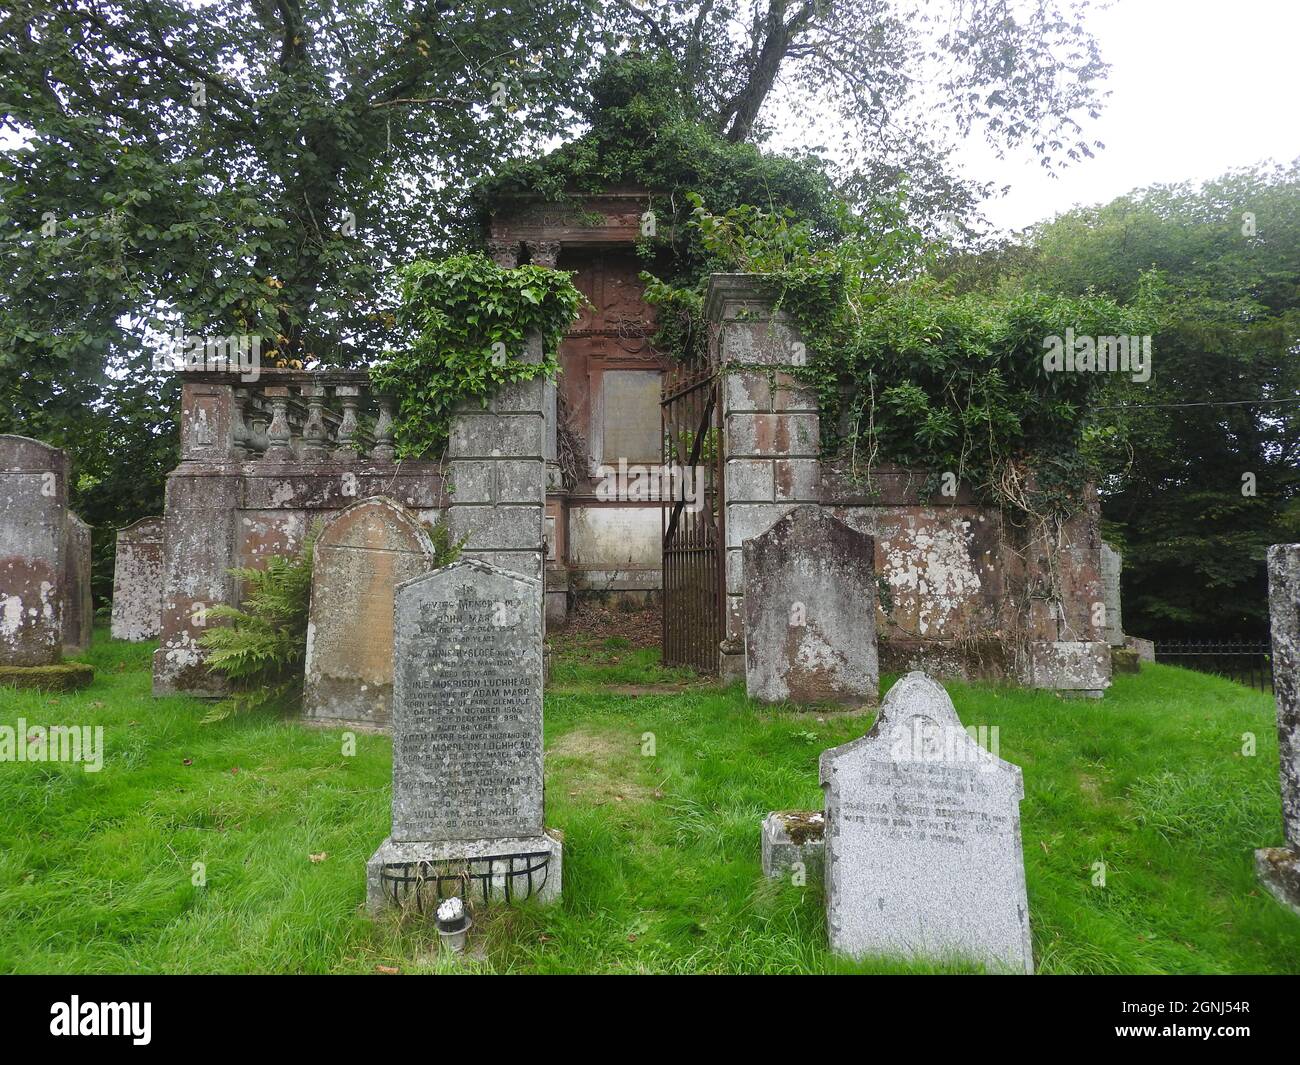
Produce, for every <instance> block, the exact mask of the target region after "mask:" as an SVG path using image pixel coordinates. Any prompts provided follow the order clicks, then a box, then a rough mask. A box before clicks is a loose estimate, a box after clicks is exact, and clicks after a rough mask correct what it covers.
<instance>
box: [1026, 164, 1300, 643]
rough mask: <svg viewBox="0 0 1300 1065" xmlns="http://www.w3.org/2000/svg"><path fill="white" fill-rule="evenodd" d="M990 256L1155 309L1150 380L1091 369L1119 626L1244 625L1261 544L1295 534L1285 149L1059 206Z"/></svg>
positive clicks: (1299, 311) (1296, 248) (1257, 604)
mask: <svg viewBox="0 0 1300 1065" xmlns="http://www.w3.org/2000/svg"><path fill="white" fill-rule="evenodd" d="M1006 261H1008V262H1010V263H1011V264H1012V269H1014V270H1017V271H1020V270H1023V272H1024V274H1025V275H1026V276H1027V277H1028V278H1029V279H1030V280H1031V281H1032V282H1033V283H1036V284H1039V285H1042V286H1044V287H1047V288H1050V289H1054V290H1057V291H1061V292H1065V293H1082V292H1085V291H1089V290H1091V289H1093V288H1096V289H1099V290H1102V291H1105V292H1107V293H1109V294H1111V295H1112V296H1114V297H1115V298H1117V299H1119V300H1120V301H1122V302H1125V303H1139V302H1140V303H1143V304H1144V305H1146V306H1147V307H1149V308H1150V309H1151V310H1152V311H1153V312H1154V313H1155V315H1156V316H1157V323H1158V324H1157V326H1156V332H1155V334H1154V336H1153V340H1152V364H1153V372H1152V375H1151V379H1150V381H1149V382H1146V383H1142V382H1135V381H1133V380H1131V379H1129V378H1127V377H1124V376H1122V375H1107V381H1106V387H1105V389H1104V390H1103V391H1102V392H1101V394H1100V395H1099V396H1098V398H1097V400H1096V403H1097V407H1098V409H1097V410H1096V411H1095V412H1094V428H1093V440H1094V442H1095V445H1096V447H1097V450H1098V453H1099V455H1100V456H1101V459H1102V461H1103V462H1104V464H1105V466H1106V467H1107V468H1108V469H1109V470H1110V471H1111V472H1110V476H1109V477H1108V478H1107V479H1106V480H1105V481H1104V482H1103V484H1102V485H1101V490H1102V515H1103V518H1104V519H1105V520H1106V522H1107V528H1108V533H1109V535H1110V536H1111V537H1113V538H1114V539H1116V540H1118V541H1119V543H1120V544H1121V546H1122V547H1123V548H1124V550H1125V562H1124V566H1125V569H1124V621H1125V625H1126V627H1127V628H1129V630H1130V631H1132V632H1135V633H1138V634H1140V635H1144V636H1162V635H1173V634H1184V635H1187V634H1190V635H1195V636H1215V637H1223V636H1225V635H1233V634H1241V635H1258V634H1259V633H1260V632H1262V631H1263V630H1264V629H1265V628H1266V627H1267V605H1268V604H1267V579H1266V575H1265V565H1264V553H1265V550H1266V549H1267V547H1268V545H1269V544H1273V543H1279V542H1283V541H1285V542H1292V541H1294V540H1296V539H1297V538H1300V160H1297V161H1296V162H1295V163H1292V164H1290V165H1288V166H1259V167H1255V168H1253V169H1249V170H1242V171H1236V172H1233V173H1230V174H1227V175H1225V176H1223V177H1221V178H1219V179H1217V180H1215V181H1211V182H1208V183H1206V184H1205V185H1203V186H1201V187H1196V186H1193V185H1191V184H1183V185H1173V186H1156V187H1154V188H1150V189H1145V190H1141V191H1139V192H1135V193H1132V194H1130V195H1128V196H1123V197H1120V198H1119V199H1117V200H1115V201H1113V202H1112V203H1109V204H1106V205H1104V206H1101V207H1094V208H1088V209H1083V210H1076V211H1072V212H1070V213H1069V214H1066V215H1064V216H1062V217H1060V218H1058V219H1056V220H1054V221H1052V222H1049V223H1047V224H1045V225H1042V226H1040V227H1039V228H1038V229H1037V230H1036V231H1035V232H1034V234H1033V238H1032V249H1031V252H1030V256H1029V264H1028V265H1027V266H1025V265H1024V258H1023V257H1011V258H1009V259H1007V260H1006Z"/></svg>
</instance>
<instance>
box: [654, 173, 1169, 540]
mask: <svg viewBox="0 0 1300 1065" xmlns="http://www.w3.org/2000/svg"><path fill="white" fill-rule="evenodd" d="M691 202H692V203H693V205H694V212H693V217H692V220H691V225H692V226H694V227H695V228H696V229H697V231H698V237H699V240H700V242H701V244H702V245H703V247H704V248H705V249H706V251H707V253H708V254H709V255H710V256H711V257H712V259H713V261H714V262H715V263H717V264H718V266H717V268H718V269H729V270H736V271H741V272H746V273H752V274H756V275H758V276H759V277H760V278H761V279H762V285H763V287H764V288H765V290H766V295H767V296H768V298H769V299H770V300H771V301H772V304H773V305H774V306H775V307H776V308H778V309H781V310H784V311H785V312H786V313H788V314H789V315H790V317H791V318H793V319H794V321H795V322H796V323H797V324H798V326H799V329H800V332H801V335H802V337H803V341H804V344H805V358H804V361H803V363H802V364H801V365H796V366H793V367H790V368H789V372H790V373H791V374H792V375H793V376H794V377H796V378H798V379H800V380H802V381H803V382H805V383H806V384H808V385H810V386H813V387H815V388H816V389H817V392H818V395H819V399H820V408H821V415H822V416H821V419H820V422H821V427H822V436H823V439H822V450H823V453H824V454H827V455H839V456H841V457H843V458H844V459H845V461H846V463H847V464H848V465H849V467H850V472H855V473H858V474H859V476H860V477H861V478H862V479H865V480H869V479H870V475H871V471H872V470H873V469H874V468H875V467H876V466H878V465H880V464H883V463H898V464H900V465H904V466H908V467H911V468H914V469H922V470H926V471H928V472H929V477H928V481H927V483H926V484H925V486H924V488H923V491H925V492H927V493H929V492H936V491H939V490H940V488H941V486H942V484H943V482H944V479H945V474H951V475H953V479H954V480H955V481H956V482H957V483H960V484H961V485H963V486H966V487H969V488H970V489H972V490H973V492H974V494H975V496H976V498H978V499H983V500H985V501H989V502H993V503H996V504H997V505H999V506H1003V507H1007V508H1010V509H1012V510H1015V511H1019V512H1021V513H1023V514H1026V515H1031V516H1034V517H1036V518H1038V519H1039V520H1040V521H1041V520H1043V519H1046V518H1047V517H1049V516H1055V517H1056V518H1057V519H1058V520H1059V519H1062V518H1064V517H1065V516H1068V515H1069V514H1070V513H1072V512H1074V511H1075V510H1077V509H1078V507H1079V506H1080V505H1081V503H1082V491H1083V486H1084V485H1085V483H1086V482H1087V481H1089V480H1090V479H1095V478H1096V476H1097V473H1098V471H1097V469H1096V465H1095V463H1094V462H1093V461H1092V458H1091V449H1090V439H1091V434H1092V433H1093V432H1095V430H1092V429H1091V428H1090V426H1089V414H1088V410H1089V398H1090V396H1091V394H1092V392H1093V390H1094V388H1096V387H1097V385H1098V384H1099V383H1100V375H1098V374H1095V373H1094V374H1075V373H1048V372H1046V371H1045V370H1044V368H1043V351H1044V340H1045V339H1046V338H1048V337H1051V336H1054V335H1056V336H1059V335H1062V334H1064V332H1065V330H1066V328H1067V327H1070V328H1072V329H1073V330H1074V332H1075V333H1076V334H1077V335H1092V336H1113V335H1129V336H1135V335H1139V334H1145V333H1149V332H1150V331H1151V322H1150V315H1149V313H1148V311H1146V310H1145V309H1143V307H1142V305H1141V304H1139V305H1137V306H1134V307H1121V306H1120V305H1119V304H1117V303H1116V302H1115V301H1114V300H1111V299H1109V298H1107V297H1103V296H1097V295H1088V296H1083V297H1075V298H1070V297H1064V296H1060V295H1056V294H1049V293H1045V292H1040V291H1035V290H1032V289H1021V288H1008V289H1006V290H1004V291H1001V292H998V293H995V294H981V293H966V294H960V295H955V294H953V293H951V292H949V291H948V290H946V289H945V288H944V286H943V285H942V284H940V283H938V282H936V281H934V280H933V279H931V278H928V277H926V276H925V269H926V267H927V265H929V263H930V261H931V259H932V256H933V253H934V249H933V248H932V247H931V246H930V245H928V244H927V242H926V241H925V240H924V238H923V237H922V236H921V234H920V233H919V232H917V231H916V230H914V229H913V228H911V227H910V226H909V225H908V223H907V221H906V218H905V215H904V212H903V201H902V200H901V198H900V199H899V200H898V201H897V202H894V203H881V204H877V205H876V208H875V212H874V214H873V215H872V216H869V217H859V218H848V217H845V218H844V219H842V220H841V224H840V233H841V236H839V237H838V238H836V239H835V240H833V241H825V240H819V239H817V237H816V235H815V233H814V232H813V230H812V229H811V228H810V227H809V226H808V225H807V223H806V222H804V221H802V220H801V219H799V218H798V217H796V216H795V215H794V214H793V213H791V212H789V211H765V210H758V209H755V208H751V207H742V208H733V209H730V210H728V211H726V212H723V213H720V214H715V213H713V212H711V211H709V210H708V209H707V207H706V206H705V205H704V203H703V202H702V201H701V200H700V198H698V197H692V198H691ZM643 278H644V279H645V280H646V282H647V299H648V300H649V301H650V302H651V303H652V304H654V305H655V306H656V309H657V311H658V321H659V331H658V333H657V334H656V335H655V338H654V340H655V344H656V346H657V347H659V349H660V350H661V351H664V352H665V353H667V354H671V355H673V356H675V357H677V358H679V359H684V360H696V359H699V358H700V357H701V355H702V352H703V338H704V337H705V336H706V334H707V328H706V327H707V323H705V322H704V321H703V318H702V300H701V298H700V296H701V292H702V287H703V284H704V283H705V281H704V280H702V281H701V282H700V283H699V284H698V285H696V286H691V287H681V286H674V285H672V284H670V283H668V282H665V281H661V280H659V279H658V278H654V277H652V276H650V275H648V274H647V275H643ZM758 369H766V370H767V371H769V372H770V371H771V367H765V368H758ZM783 369H784V368H783Z"/></svg>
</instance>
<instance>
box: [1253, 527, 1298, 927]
mask: <svg viewBox="0 0 1300 1065" xmlns="http://www.w3.org/2000/svg"><path fill="white" fill-rule="evenodd" d="M1268 611H1269V625H1270V627H1271V629H1272V634H1273V698H1274V699H1275V700H1276V702H1277V746H1278V754H1279V755H1280V759H1281V783H1282V831H1283V835H1284V836H1285V838H1286V845H1285V846H1283V847H1266V848H1263V849H1261V850H1257V851H1256V852H1255V870H1256V872H1257V873H1258V874H1259V878H1260V881H1261V882H1262V883H1263V885H1264V886H1265V887H1266V888H1268V890H1269V891H1270V892H1272V894H1273V896H1274V897H1275V898H1276V899H1277V900H1278V901H1279V902H1281V903H1282V904H1283V905H1285V906H1289V907H1290V908H1291V909H1292V910H1294V911H1295V912H1296V913H1297V914H1300V544H1274V545H1273V546H1272V547H1270V548H1269V549H1268Z"/></svg>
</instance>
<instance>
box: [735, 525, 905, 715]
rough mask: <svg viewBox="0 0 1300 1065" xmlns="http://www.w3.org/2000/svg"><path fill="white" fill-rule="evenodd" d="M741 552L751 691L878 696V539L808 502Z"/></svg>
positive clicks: (782, 695) (827, 697)
mask: <svg viewBox="0 0 1300 1065" xmlns="http://www.w3.org/2000/svg"><path fill="white" fill-rule="evenodd" d="M742 555H743V560H744V578H745V687H746V690H747V691H748V693H749V697H750V698H751V699H760V700H762V701H763V702H770V703H775V702H782V701H785V700H787V699H788V700H790V701H792V702H796V703H816V702H827V701H832V702H847V703H855V704H862V703H869V704H874V703H875V702H876V698H877V684H878V679H879V665H878V662H877V658H876V594H875V592H876V579H875V541H874V540H873V539H872V538H871V537H870V536H867V535H866V534H865V533H860V532H858V531H857V530H856V529H853V528H851V527H849V526H848V525H846V524H845V523H844V522H842V521H840V520H839V519H838V518H836V517H834V516H833V515H831V514H829V513H827V512H826V511H824V510H822V508H821V507H819V506H802V507H796V508H795V509H794V510H792V511H790V513H788V514H787V515H785V517H783V518H781V519H780V520H779V521H778V522H776V524H774V525H773V526H772V527H771V528H770V529H768V530H767V531H766V532H764V533H761V534H760V535H758V536H755V537H752V538H751V539H748V540H746V541H745V542H744V546H743V551H742Z"/></svg>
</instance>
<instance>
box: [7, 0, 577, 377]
mask: <svg viewBox="0 0 1300 1065" xmlns="http://www.w3.org/2000/svg"><path fill="white" fill-rule="evenodd" d="M583 17H584V9H583V7H582V5H581V3H578V2H569V0H526V2H524V3H521V4H516V5H511V7H510V8H509V9H505V8H501V7H499V6H497V5H490V4H487V3H482V2H468V3H456V4H451V3H448V2H443V0H437V2H434V0H430V2H427V3H423V4H420V5H418V6H416V7H414V8H413V9H408V7H407V5H405V4H403V3H401V2H399V0H344V2H342V3H320V2H311V0H308V2H303V0H254V2H253V3H252V4H251V9H250V6H249V5H247V4H245V3H242V2H237V0H217V2H215V3H211V4H205V5H203V6H201V7H196V6H194V5H190V4H186V3H184V2H183V0H81V2H75V0H18V2H17V3H16V4H14V5H11V7H10V10H9V12H8V14H7V15H6V17H5V18H4V21H3V22H2V23H0V46H2V47H0V71H3V75H4V84H5V85H6V86H8V88H7V89H6V91H5V94H4V98H3V105H2V107H3V121H4V123H5V125H6V126H7V127H8V128H9V129H10V130H11V131H12V132H13V133H14V134H16V135H18V137H20V138H21V143H20V144H18V145H16V146H13V147H10V148H9V149H7V150H5V151H4V152H3V153H0V178H3V181H2V182H0V188H3V192H0V197H2V199H0V215H3V218H4V221H5V230H6V233H5V237H4V243H5V245H6V247H5V249H4V250H5V252H6V263H7V266H6V268H5V274H4V275H3V277H0V350H3V351H4V352H5V353H6V359H7V364H8V366H9V367H10V368H11V369H12V368H13V367H15V366H18V367H24V368H25V367H34V368H37V372H42V371H46V370H48V371H49V372H51V373H63V372H65V371H66V372H69V373H77V374H89V373H93V372H94V371H95V370H96V369H97V368H98V367H99V366H100V365H102V362H103V360H104V357H105V356H106V355H107V354H109V353H110V352H122V351H129V350H133V349H138V348H139V347H140V346H141V344H142V338H143V330H144V327H145V326H147V325H148V326H152V327H153V328H154V329H155V330H158V331H161V332H171V331H172V329H173V328H174V327H176V326H180V327H182V328H183V329H184V330H185V332H186V333H187V334H192V333H197V334H200V335H217V336H226V335H244V334H252V335H258V336H260V337H262V338H264V341H265V343H264V347H263V350H264V352H266V353H268V354H270V355H271V356H272V357H275V356H280V357H283V358H287V359H298V360H310V359H318V360H320V361H322V362H330V363H345V364H346V363H352V362H355V361H358V360H359V359H361V358H362V357H363V356H364V355H365V354H366V353H368V352H370V351H372V350H373V349H374V348H375V347H376V346H378V345H382V343H383V342H384V341H385V340H386V339H387V338H388V337H389V336H390V335H391V326H390V320H389V319H388V318H386V317H385V310H386V306H385V293H386V290H385V287H384V285H383V283H382V280H383V277H384V273H385V271H386V270H387V269H388V268H389V267H390V266H391V265H393V264H395V263H398V262H401V261H405V260H407V259H409V258H411V257H412V251H413V249H425V248H427V247H429V246H434V247H437V246H438V245H439V244H440V242H441V240H442V235H441V233H440V230H439V226H440V222H441V221H442V220H443V219H444V218H445V217H446V216H445V214H444V213H441V212H440V210H439V208H440V206H441V205H442V204H443V203H444V202H446V201H447V199H448V198H449V196H448V192H449V190H454V189H456V188H457V187H464V186H465V185H466V184H467V183H468V182H469V181H471V180H473V179H474V178H476V177H477V176H478V174H480V173H481V172H482V171H484V170H487V169H490V168H491V167H493V166H495V165H497V163H498V162H499V161H500V160H502V159H504V158H507V157H509V156H510V155H512V154H515V153H518V152H521V151H526V150H527V149H528V146H529V145H530V144H534V143H536V142H537V138H539V137H541V136H544V135H547V134H550V133H554V132H556V131H557V130H558V129H559V128H560V126H561V125H562V122H563V111H562V106H563V104H564V102H565V101H566V100H567V99H568V98H569V97H571V96H572V94H573V93H574V92H575V91H576V90H575V88H574V84H575V81H576V79H577V75H578V73H579V72H580V70H581V68H582V64H583V61H584V56H585V55H586V54H587V45H586V44H585V43H584V42H585V37H584V36H583V34H582V26H583V23H582V20H583Z"/></svg>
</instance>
